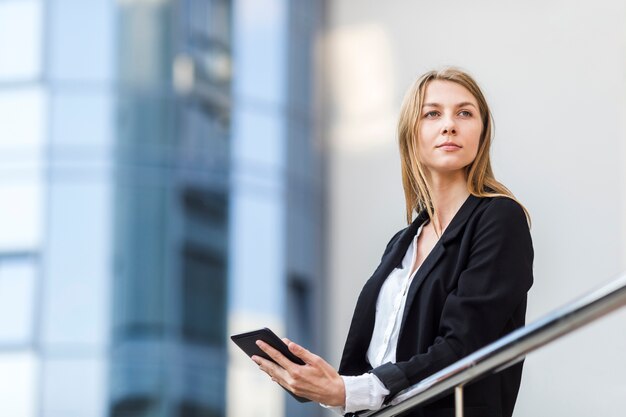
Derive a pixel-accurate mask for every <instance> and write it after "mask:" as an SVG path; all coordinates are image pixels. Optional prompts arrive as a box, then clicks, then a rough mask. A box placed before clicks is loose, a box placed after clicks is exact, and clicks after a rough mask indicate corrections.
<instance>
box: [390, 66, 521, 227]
mask: <svg viewBox="0 0 626 417" xmlns="http://www.w3.org/2000/svg"><path fill="white" fill-rule="evenodd" d="M434 80H442V81H451V82H453V83H457V84H459V85H461V86H462V87H465V88H466V89H467V90H468V91H469V92H470V93H471V94H472V95H473V96H474V98H475V99H476V101H477V102H478V108H479V112H480V117H481V120H482V122H483V130H482V133H481V137H480V142H479V145H478V152H477V154H476V158H474V161H472V163H471V164H469V165H468V166H467V167H465V170H466V174H467V190H468V191H469V193H470V194H471V195H474V196H476V197H508V198H511V199H513V200H515V201H516V202H517V203H518V204H520V206H522V208H523V209H524V212H525V214H526V218H527V220H528V222H529V224H530V216H529V214H528V210H526V208H525V207H524V206H523V205H522V204H521V203H520V202H519V201H517V199H516V198H515V197H514V196H513V193H512V192H511V191H510V190H509V189H508V188H506V187H505V186H504V185H503V184H501V183H500V182H498V181H497V180H496V179H495V177H494V175H493V170H492V169H491V160H490V157H489V151H490V148H491V140H492V134H493V119H492V117H491V111H490V110H489V106H488V105H487V100H485V96H484V95H483V93H482V91H481V90H480V87H478V84H477V83H476V81H474V79H473V78H472V77H471V76H470V75H469V74H467V73H466V72H464V71H462V70H460V69H457V68H444V69H441V70H437V71H429V72H427V73H426V74H424V75H422V76H421V77H419V78H418V79H417V80H415V82H414V83H413V85H412V86H411V88H410V89H409V90H408V91H407V93H406V95H405V97H404V100H403V102H402V107H401V109H400V118H399V120H398V141H399V145H400V159H401V165H402V185H403V187H404V198H405V200H406V219H407V222H408V223H411V221H412V219H413V214H414V213H419V212H420V211H423V210H426V211H427V212H428V215H429V216H430V218H431V219H432V218H434V211H435V208H434V205H433V200H432V192H431V188H430V185H429V183H428V181H427V179H426V178H427V177H426V172H425V167H424V165H423V164H422V162H421V161H420V156H419V147H418V146H417V142H418V141H419V136H418V132H419V125H420V119H421V117H420V115H421V113H422V106H423V104H424V95H425V92H426V87H428V84H429V83H430V82H431V81H434Z"/></svg>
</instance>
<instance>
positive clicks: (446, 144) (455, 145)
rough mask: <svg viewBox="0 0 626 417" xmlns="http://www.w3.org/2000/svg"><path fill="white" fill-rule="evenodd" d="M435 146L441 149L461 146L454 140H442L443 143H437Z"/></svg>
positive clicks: (453, 148) (452, 148)
mask: <svg viewBox="0 0 626 417" xmlns="http://www.w3.org/2000/svg"><path fill="white" fill-rule="evenodd" d="M436 148H439V149H443V150H455V149H461V148H462V146H460V145H457V144H456V143H454V142H451V141H448V142H444V143H441V144H439V145H437V146H436Z"/></svg>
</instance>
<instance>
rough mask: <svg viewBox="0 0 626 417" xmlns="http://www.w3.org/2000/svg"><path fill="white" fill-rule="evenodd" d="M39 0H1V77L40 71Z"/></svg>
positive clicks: (30, 76)
mask: <svg viewBox="0 0 626 417" xmlns="http://www.w3.org/2000/svg"><path fill="white" fill-rule="evenodd" d="M41 3H42V2H41V1H32V0H30V1H28V0H22V1H0V80H15V79H33V78H36V77H38V76H39V74H40V72H41V28H42V19H41V7H42V6H41Z"/></svg>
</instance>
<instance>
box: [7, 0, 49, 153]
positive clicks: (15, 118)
mask: <svg viewBox="0 0 626 417" xmlns="http://www.w3.org/2000/svg"><path fill="white" fill-rule="evenodd" d="M1 4H2V2H0V5H1ZM0 55H1V53H0ZM0 65H1V64H0ZM44 123H45V114H44V94H43V91H42V90H41V89H40V88H24V89H18V90H9V91H6V90H4V91H3V90H0V150H1V151H2V154H4V156H5V157H9V156H11V154H9V155H7V154H6V152H7V151H9V152H15V151H19V155H25V156H27V157H33V156H34V155H35V154H36V155H37V156H38V155H39V152H40V147H41V145H42V143H43V133H44V128H45V126H44ZM26 152H28V153H30V155H29V154H27V153H26Z"/></svg>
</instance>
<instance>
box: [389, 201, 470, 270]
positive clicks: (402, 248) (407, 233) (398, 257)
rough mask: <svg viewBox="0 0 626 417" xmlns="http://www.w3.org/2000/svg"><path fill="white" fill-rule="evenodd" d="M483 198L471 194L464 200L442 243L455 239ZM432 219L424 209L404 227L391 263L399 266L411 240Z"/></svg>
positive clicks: (393, 250)
mask: <svg viewBox="0 0 626 417" xmlns="http://www.w3.org/2000/svg"><path fill="white" fill-rule="evenodd" d="M480 200H481V198H480V197H476V196H473V195H471V194H470V196H469V197H467V199H466V200H465V201H464V202H463V204H462V205H461V207H460V208H459V211H457V212H456V214H455V215H454V217H453V218H452V221H451V222H450V224H449V225H448V227H446V230H444V232H443V235H442V236H441V239H440V243H441V244H442V245H443V246H444V247H445V245H446V243H448V242H450V241H451V240H453V239H454V238H455V237H457V236H458V234H459V233H460V232H461V230H463V227H464V226H465V223H466V222H467V220H468V219H469V217H470V216H471V214H472V213H473V212H474V209H475V208H476V207H477V206H478V203H480ZM428 220H430V218H429V217H428V212H427V211H426V210H422V211H421V212H420V213H419V214H418V215H417V217H416V218H415V220H413V222H412V223H411V224H410V225H409V227H407V228H406V229H404V232H402V234H401V235H400V238H399V239H398V241H397V243H396V244H395V245H394V248H393V249H392V250H391V253H390V254H389V259H390V262H389V265H393V266H394V267H399V265H400V263H401V262H402V259H403V258H404V256H405V255H406V251H407V248H408V247H409V245H410V244H411V241H412V240H413V238H414V237H415V235H416V234H417V230H418V229H419V227H420V226H421V225H422V224H424V223H425V222H426V221H428ZM382 269H383V270H387V269H388V268H382Z"/></svg>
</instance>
